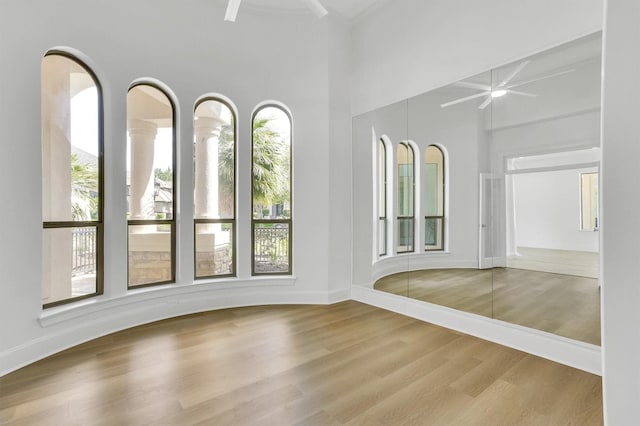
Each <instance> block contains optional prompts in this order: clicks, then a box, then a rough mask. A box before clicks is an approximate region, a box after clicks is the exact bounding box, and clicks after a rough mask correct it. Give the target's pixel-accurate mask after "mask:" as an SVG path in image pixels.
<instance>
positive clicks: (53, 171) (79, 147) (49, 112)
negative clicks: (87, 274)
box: [42, 54, 100, 222]
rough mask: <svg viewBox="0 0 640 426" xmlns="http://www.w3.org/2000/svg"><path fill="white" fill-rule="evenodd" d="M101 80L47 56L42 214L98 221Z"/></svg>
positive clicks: (69, 61) (49, 219) (55, 218)
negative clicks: (97, 80) (98, 81)
mask: <svg viewBox="0 0 640 426" xmlns="http://www.w3.org/2000/svg"><path fill="white" fill-rule="evenodd" d="M99 102H100V101H99V95H98V88H97V86H96V82H95V81H94V79H93V77H92V76H91V74H89V72H87V70H85V69H84V68H83V67H82V66H81V65H80V64H78V63H77V62H75V61H74V60H72V59H70V58H67V57H65V56H61V55H55V54H53V55H47V56H45V57H44V59H43V60H42V217H43V220H44V221H45V222H68V221H91V220H99V217H98V215H99V212H98V210H99V209H98V205H99V202H98V200H99V197H100V193H99V184H98V183H99V180H98V179H99V173H98V172H99V171H98V168H99V166H98V157H99V155H100V153H99V149H100V125H99V122H100V108H99Z"/></svg>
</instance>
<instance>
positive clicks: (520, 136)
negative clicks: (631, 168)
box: [491, 35, 601, 345]
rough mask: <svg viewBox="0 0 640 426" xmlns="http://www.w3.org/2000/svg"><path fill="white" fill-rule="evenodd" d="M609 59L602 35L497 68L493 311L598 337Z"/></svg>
mask: <svg viewBox="0 0 640 426" xmlns="http://www.w3.org/2000/svg"><path fill="white" fill-rule="evenodd" d="M600 57H601V37H600V35H595V36H590V37H586V38H584V39H581V40H577V41H575V42H572V43H568V44H566V45H563V46H560V47H558V48H555V49H551V50H548V51H546V52H543V53H541V54H538V55H534V56H532V57H530V58H528V59H526V60H523V61H519V62H516V63H513V64H508V65H506V66H504V67H501V68H498V69H495V70H494V71H493V72H492V74H493V77H492V80H493V81H492V82H493V84H494V87H496V86H497V87H500V88H504V89H505V90H506V92H507V93H506V94H505V96H503V97H502V98H500V99H495V100H494V101H493V102H492V110H493V112H492V123H491V134H492V142H491V156H492V172H493V173H494V174H495V175H499V176H505V179H504V182H505V187H504V189H503V190H501V191H500V192H496V193H494V198H499V200H498V201H494V205H495V206H496V209H497V211H495V212H493V214H494V216H495V215H502V216H504V219H501V220H500V223H501V226H500V227H499V228H498V229H496V230H495V232H494V239H495V240H496V241H500V242H503V243H504V247H505V248H506V250H505V251H504V254H505V257H506V259H504V262H505V263H506V267H501V268H496V269H494V271H493V272H494V318H496V319H500V320H503V321H508V322H511V323H515V324H520V325H524V326H527V327H531V328H535V329H538V330H542V331H546V332H550V333H554V334H558V335H561V336H565V337H569V338H572V339H576V340H581V341H584V342H588V343H593V344H596V345H599V344H600V292H599V285H598V258H599V253H598V251H599V235H598V232H595V231H597V230H598V208H599V206H598V201H597V200H598V193H597V190H598V167H599V162H600V149H599V145H600V130H599V123H600V78H601V59H600Z"/></svg>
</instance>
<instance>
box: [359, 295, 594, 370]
mask: <svg viewBox="0 0 640 426" xmlns="http://www.w3.org/2000/svg"><path fill="white" fill-rule="evenodd" d="M351 298H352V299H353V300H356V301H359V302H362V303H366V304H368V305H372V306H376V307H379V308H382V309H386V310H389V311H392V312H397V313H399V314H403V315H406V316H409V317H412V318H416V319H419V320H422V321H425V322H429V323H432V324H436V325H439V326H442V327H446V328H450V329H453V330H456V331H460V332H462V333H465V334H470V335H472V336H476V337H479V338H481V339H485V340H488V341H491V342H494V343H498V344H501V345H504V346H508V347H510V348H513V349H517V350H520V351H523V352H527V353H530V354H532V355H536V356H539V357H542V358H546V359H549V360H551V361H555V362H558V363H560V364H564V365H568V366H570V367H574V368H577V369H580V370H583V371H587V372H589V373H593V374H597V375H599V376H601V375H602V353H601V348H600V347H599V346H596V345H592V344H589V343H583V342H579V341H576V340H571V339H568V338H565V337H561V336H557V335H554V334H551V333H547V332H544V331H539V330H534V329H531V328H527V327H522V326H519V325H515V324H510V323H507V322H504V321H500V320H494V319H491V318H486V317H483V316H480V315H475V314H470V313H466V312H461V311H457V310H455V309H451V308H446V307H443V306H438V305H434V304H431V303H427V302H422V301H418V300H414V299H409V298H406V297H402V296H397V295H394V294H390V293H385V292H382V291H378V290H374V289H372V288H367V287H358V286H354V287H352V289H351Z"/></svg>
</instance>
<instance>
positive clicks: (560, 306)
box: [374, 268, 600, 345]
mask: <svg viewBox="0 0 640 426" xmlns="http://www.w3.org/2000/svg"><path fill="white" fill-rule="evenodd" d="M374 288H375V289H376V290H381V291H385V292H388V293H393V294H397V295H400V296H406V297H410V298H412V299H417V300H423V301H425V302H430V303H434V304H437V305H442V306H447V307H449V308H453V309H457V310H460V311H464V312H471V313H474V314H478V315H484V316H487V317H489V318H495V319H499V320H502V321H507V322H510V323H513V324H518V325H523V326H525V327H530V328H535V329H537V330H542V331H547V332H549V333H553V334H557V335H559V336H564V337H568V338H570V339H575V340H580V341H583V342H587V343H592V344H594V345H600V289H599V287H598V280H597V279H595V278H587V277H577V276H573V275H564V274H554V273H549V272H539V271H529V270H525V269H515V268H493V269H426V270H421V271H411V272H402V273H399V274H394V275H389V276H387V277H384V278H381V279H380V280H378V281H377V282H376V283H375V284H374Z"/></svg>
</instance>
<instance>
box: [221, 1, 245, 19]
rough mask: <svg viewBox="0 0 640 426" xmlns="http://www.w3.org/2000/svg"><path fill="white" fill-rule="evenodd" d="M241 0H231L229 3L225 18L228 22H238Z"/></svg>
mask: <svg viewBox="0 0 640 426" xmlns="http://www.w3.org/2000/svg"><path fill="white" fill-rule="evenodd" d="M240 1H241V0H229V3H227V11H226V12H225V14H224V20H225V21H227V22H236V17H237V16H238V9H239V8H240Z"/></svg>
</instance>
